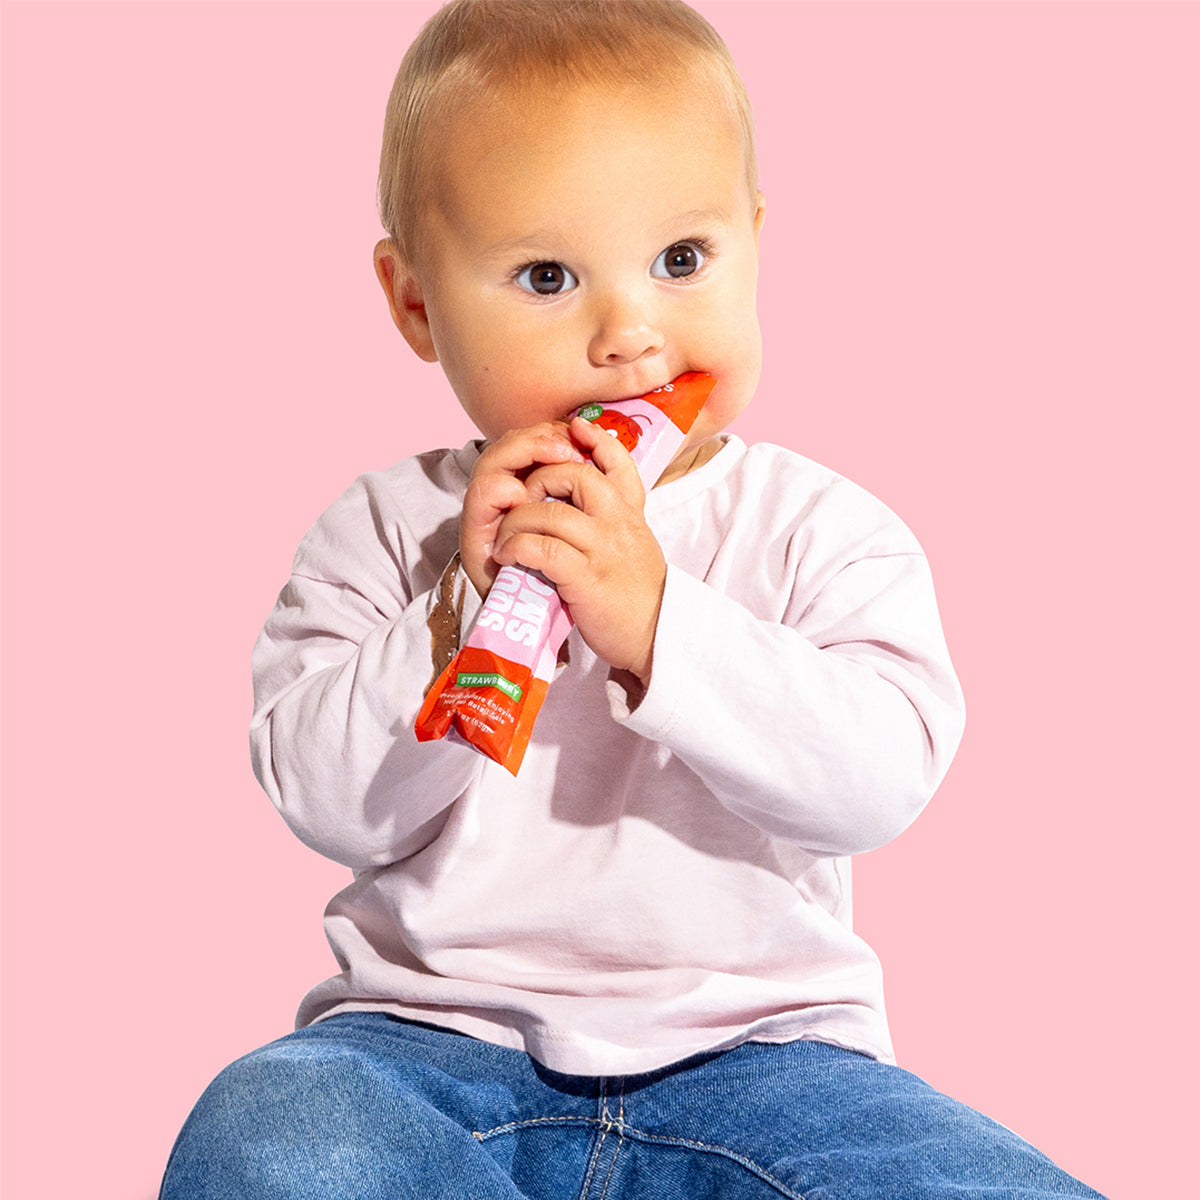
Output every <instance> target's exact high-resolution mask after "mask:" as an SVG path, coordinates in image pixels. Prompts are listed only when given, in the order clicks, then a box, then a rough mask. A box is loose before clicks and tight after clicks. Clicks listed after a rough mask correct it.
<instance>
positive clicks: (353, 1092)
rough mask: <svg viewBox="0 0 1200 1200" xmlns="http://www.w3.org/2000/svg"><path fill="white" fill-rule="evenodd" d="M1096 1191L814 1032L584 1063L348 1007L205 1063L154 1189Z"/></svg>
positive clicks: (539, 1194)
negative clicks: (606, 1074)
mask: <svg viewBox="0 0 1200 1200" xmlns="http://www.w3.org/2000/svg"><path fill="white" fill-rule="evenodd" d="M1097 1195H1098V1193H1097V1192H1094V1191H1092V1190H1091V1189H1090V1188H1087V1187H1084V1186H1083V1185H1082V1184H1080V1183H1077V1182H1076V1181H1075V1180H1073V1179H1071V1178H1070V1176H1068V1175H1066V1174H1064V1173H1063V1172H1062V1171H1060V1170H1059V1169H1058V1168H1057V1167H1056V1166H1054V1164H1053V1163H1051V1162H1050V1161H1049V1160H1048V1159H1047V1158H1046V1157H1045V1156H1044V1155H1042V1154H1040V1153H1038V1151H1036V1150H1035V1149H1034V1148H1033V1147H1032V1146H1030V1145H1028V1144H1027V1143H1026V1142H1023V1141H1022V1140H1021V1139H1020V1138H1018V1137H1017V1136H1016V1135H1015V1134H1013V1133H1011V1132H1009V1131H1008V1130H1007V1129H1005V1128H1004V1127H1003V1126H1001V1125H997V1124H996V1123H995V1122H994V1121H989V1120H988V1119H987V1118H986V1117H983V1116H981V1115H980V1114H979V1113H977V1112H974V1111H973V1110H972V1109H969V1108H967V1107H966V1106H964V1105H962V1104H959V1103H957V1102H956V1101H954V1100H950V1099H949V1098H947V1097H946V1096H942V1095H940V1094H939V1093H937V1092H935V1091H934V1090H933V1089H932V1088H930V1087H929V1086H928V1085H927V1084H925V1083H923V1082H922V1081H921V1080H919V1079H918V1078H916V1076H914V1075H910V1074H909V1073H908V1072H907V1071H902V1070H900V1069H899V1068H898V1067H890V1066H885V1065H883V1064H881V1063H878V1062H875V1061H874V1060H873V1059H870V1058H866V1057H864V1056H863V1055H861V1054H854V1053H852V1052H850V1051H848V1050H841V1049H838V1048H837V1047H835V1046H830V1045H826V1044H824V1043H821V1042H809V1041H799V1042H791V1043H788V1044H786V1045H764V1044H758V1043H748V1044H746V1045H743V1046H739V1047H737V1048H736V1049H733V1050H728V1051H724V1052H720V1053H712V1054H702V1055H698V1056H697V1057H695V1058H691V1059H688V1060H687V1061H686V1062H683V1063H677V1064H675V1065H674V1066H670V1067H665V1068H663V1069H662V1070H659V1071H654V1072H651V1073H650V1074H646V1075H636V1076H627V1077H625V1078H611V1079H609V1078H604V1079H591V1078H584V1077H580V1076H573V1075H559V1074H556V1073H555V1072H553V1071H549V1070H547V1069H546V1068H544V1067H542V1066H541V1065H539V1064H538V1063H537V1062H535V1061H533V1060H532V1059H530V1058H529V1057H528V1056H527V1055H525V1054H522V1053H520V1052H519V1051H516V1050H509V1049H505V1048H503V1047H500V1046H493V1045H491V1044H490V1043H487V1042H480V1041H476V1040H474V1039H472V1038H468V1037H463V1036H461V1035H460V1034H456V1033H449V1032H446V1031H444V1030H440V1029H433V1028H430V1027H428V1026H424V1025H416V1024H412V1023H410V1022H406V1021H399V1020H396V1019H394V1018H392V1017H389V1016H385V1015H382V1014H379V1013H352V1014H346V1015H344V1016H340V1017H332V1018H330V1019H329V1020H327V1021H324V1022H321V1023H320V1024H317V1025H313V1026H310V1027H308V1028H306V1029H302V1030H299V1031H298V1032H296V1033H293V1034H290V1035H289V1036H287V1037H285V1038H282V1039H281V1040H279V1041H277V1042H274V1043H272V1044H271V1045H269V1046H266V1047H264V1048H263V1049H261V1050H257V1051H255V1052H254V1053H252V1054H249V1055H247V1056H246V1057H245V1058H243V1059H240V1060H239V1061H238V1062H236V1063H234V1064H233V1065H232V1066H231V1067H229V1068H227V1069H226V1070H225V1071H223V1072H222V1073H221V1074H220V1075H219V1076H218V1077H217V1079H216V1080H215V1081H214V1082H213V1084H212V1085H211V1086H210V1087H209V1088H208V1090H207V1091H206V1092H205V1093H204V1095H203V1096H202V1097H201V1099H200V1101H199V1103H198V1104H197V1105H196V1108H195V1110H194V1111H193V1112H192V1115H191V1116H190V1117H189V1118H188V1121H187V1123H186V1124H185V1125H184V1128H183V1131H182V1133H181V1134H180V1135H179V1140H178V1142H177V1143H176V1145H175V1149H174V1151H173V1152H172V1155H171V1159H170V1162H169V1164H168V1166H167V1173H166V1178H165V1179H164V1181H163V1190H162V1193H161V1200H284V1198H285V1197H286V1198H287V1200H384V1198H385V1197H386V1198H387V1200H401V1198H402V1197H413V1198H416V1200H439V1198H442V1197H444V1198H445V1200H521V1198H530V1200H533V1198H536V1200H632V1198H635V1197H636V1198H637V1200H704V1198H706V1197H712V1198H714V1200H715V1198H718V1197H719V1198H720V1200H778V1197H780V1196H788V1197H792V1198H793V1200H802V1198H803V1200H859V1198H862V1200H909V1198H913V1197H943V1196H944V1197H950V1196H953V1197H956V1198H957V1200H964V1198H970V1200H974V1198H976V1197H988V1198H989V1200H1000V1198H1001V1197H1005V1198H1008V1197H1022V1198H1027V1200H1033V1198H1034V1197H1045V1196H1097Z"/></svg>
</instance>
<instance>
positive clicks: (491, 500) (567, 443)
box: [458, 421, 584, 596]
mask: <svg viewBox="0 0 1200 1200" xmlns="http://www.w3.org/2000/svg"><path fill="white" fill-rule="evenodd" d="M583 461H584V458H583V455H582V454H580V453H579V451H578V450H577V449H576V448H575V446H574V445H573V443H572V442H571V438H570V435H569V434H568V432H567V424H566V422H565V421H547V422H545V423H543V424H541V425H533V426H531V427H530V428H528V429H513V430H510V431H509V432H508V433H506V434H505V435H504V436H503V437H501V438H498V439H497V440H496V441H494V442H492V443H490V444H489V445H488V446H486V447H485V448H484V450H483V453H482V454H480V456H479V459H478V461H477V462H476V463H475V468H474V470H473V471H472V472H471V482H470V484H469V485H468V486H467V493H466V495H465V496H464V498H463V514H462V524H461V526H460V527H459V535H458V550H459V557H460V558H461V559H462V565H463V570H465V571H466V573H467V578H468V579H470V581H471V583H472V584H474V586H475V590H476V591H477V592H478V593H479V594H480V596H486V595H487V592H488V589H489V588H490V587H491V586H492V580H494V579H495V578H496V572H497V571H499V569H500V564H499V563H497V562H496V560H495V559H494V558H493V557H492V551H493V546H494V543H495V541H496V531H497V530H498V529H499V527H500V522H501V520H502V519H503V517H504V515H505V514H506V513H507V512H509V511H510V510H512V509H514V508H516V507H517V506H518V505H521V504H524V503H526V501H528V500H529V499H530V496H529V494H528V492H527V490H526V486H525V479H526V477H527V476H528V475H529V474H530V472H531V471H533V470H534V469H535V468H537V467H540V466H544V465H546V464H553V463H583ZM544 495H545V492H544V491H538V493H537V496H536V497H535V498H536V499H540V498H541V497H542V496H544Z"/></svg>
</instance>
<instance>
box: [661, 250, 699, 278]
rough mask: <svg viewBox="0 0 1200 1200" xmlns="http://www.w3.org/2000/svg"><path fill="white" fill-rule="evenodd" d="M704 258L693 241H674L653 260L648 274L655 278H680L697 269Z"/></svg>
mask: <svg viewBox="0 0 1200 1200" xmlns="http://www.w3.org/2000/svg"><path fill="white" fill-rule="evenodd" d="M705 258H706V256H705V253H704V251H703V250H701V249H700V247H699V246H698V245H696V243H695V242H676V243H675V245H673V246H668V247H667V248H666V249H665V250H664V251H663V252H662V253H661V254H660V255H659V256H658V257H657V258H656V259H655V260H654V263H653V265H652V266H651V267H650V274H651V275H653V276H654V277H655V278H656V279H682V278H683V277H684V276H685V275H691V274H693V273H694V272H696V271H698V270H699V269H700V268H701V267H702V266H703V265H704V262H705Z"/></svg>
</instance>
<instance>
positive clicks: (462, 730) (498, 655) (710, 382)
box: [415, 371, 717, 775]
mask: <svg viewBox="0 0 1200 1200" xmlns="http://www.w3.org/2000/svg"><path fill="white" fill-rule="evenodd" d="M716 382H717V381H716V380H715V379H714V378H713V377H712V376H711V375H706V374H705V373H703V372H701V371H689V372H687V373H686V374H684V375H680V376H679V377H678V378H677V379H674V380H672V381H671V382H670V383H668V384H665V385H664V386H663V387H660V388H658V389H656V390H655V391H653V392H649V393H647V394H646V395H645V396H639V397H637V398H635V399H630V400H618V401H616V402H615V403H613V404H605V405H601V404H595V403H592V404H585V405H583V406H582V407H581V408H579V409H578V410H577V411H576V413H575V414H573V415H577V416H580V417H583V419H584V420H585V421H594V422H595V423H596V424H597V425H599V426H600V428H601V429H604V430H606V431H607V432H608V433H610V434H611V435H612V436H613V437H615V438H617V440H618V441H620V443H621V445H622V446H624V447H625V449H626V450H628V451H629V453H630V454H631V455H633V460H634V462H635V463H636V464H637V468H638V473H639V474H640V475H641V477H642V482H643V483H644V484H645V485H646V486H647V487H648V488H649V487H653V486H654V483H655V481H656V480H657V479H658V477H659V476H660V475H661V474H662V473H663V471H664V470H666V468H667V465H668V464H669V463H670V461H671V459H672V458H674V457H675V453H676V451H677V450H678V449H679V447H680V446H681V445H682V444H683V439H684V437H685V436H686V435H687V432H688V430H690V429H691V427H692V424H693V423H694V422H695V420H696V417H697V416H698V415H699V413H700V410H701V408H703V407H704V402H705V401H706V400H707V399H708V397H709V393H710V392H711V391H712V390H713V388H714V387H715V386H716ZM571 625H572V622H571V614H570V613H569V612H568V611H567V608H566V606H565V605H564V604H563V603H562V601H561V600H560V599H559V597H558V592H557V591H555V589H554V586H553V585H552V584H551V583H550V582H549V580H547V579H545V578H544V577H543V576H541V575H539V574H538V573H537V572H536V571H526V570H525V569H524V568H522V567H501V568H500V571H499V573H498V574H497V576H496V579H495V582H494V583H493V584H492V587H491V590H490V591H489V592H488V594H487V596H486V597H485V598H484V602H483V606H482V607H481V608H480V610H479V613H478V615H477V616H476V618H475V623H474V625H473V626H472V627H471V631H470V633H469V634H468V635H467V638H466V640H465V642H464V643H463V644H462V646H461V648H460V650H459V651H458V653H457V654H456V655H455V656H454V659H453V661H452V662H451V663H450V665H449V666H448V667H447V668H446V669H445V670H444V671H443V672H442V673H441V675H439V676H438V678H437V680H436V681H435V682H434V684H433V686H432V687H431V688H430V689H429V691H428V692H427V693H426V694H425V702H424V704H422V705H421V711H420V712H419V713H418V714H417V720H416V728H415V733H416V736H417V740H418V741H420V742H427V741H431V740H433V739H435V738H443V737H451V738H453V739H454V740H456V741H461V742H465V743H466V744H467V745H469V746H470V747H471V748H472V749H473V750H476V751H478V753H480V754H484V755H486V756H487V757H488V758H491V759H494V760H495V761H496V762H498V763H500V764H502V765H503V766H504V767H506V768H507V769H508V770H509V771H511V772H512V773H513V774H514V775H515V774H516V773H517V769H518V767H520V765H521V759H522V757H524V754H525V747H526V746H527V745H528V743H529V735H530V733H531V731H532V729H533V722H534V718H535V717H536V716H537V713H538V709H539V708H541V705H542V701H543V700H544V699H545V697H546V690H547V688H548V687H549V686H550V680H551V678H552V677H553V675H554V669H555V666H556V664H557V662H558V650H559V647H560V646H561V645H562V644H563V642H564V641H565V640H566V637H567V634H568V633H570V632H571Z"/></svg>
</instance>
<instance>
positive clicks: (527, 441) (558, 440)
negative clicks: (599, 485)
mask: <svg viewBox="0 0 1200 1200" xmlns="http://www.w3.org/2000/svg"><path fill="white" fill-rule="evenodd" d="M583 461H584V459H583V455H582V454H580V453H579V450H578V449H577V448H576V446H575V445H574V443H573V442H572V441H571V438H570V435H569V433H568V428H567V425H566V424H565V423H564V422H562V421H545V422H543V423H542V424H540V425H531V426H530V427H529V428H528V429H510V430H509V431H508V432H507V433H506V434H504V435H502V436H501V437H499V438H497V439H496V440H495V441H494V442H489V443H488V444H487V445H486V446H485V447H484V449H483V452H482V453H481V454H480V455H479V461H478V462H477V463H476V464H475V470H474V474H476V475H484V474H495V473H500V474H511V475H516V474H518V473H520V472H522V471H527V470H528V469H529V468H530V467H532V466H535V465H537V464H538V463H557V462H583Z"/></svg>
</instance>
